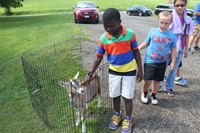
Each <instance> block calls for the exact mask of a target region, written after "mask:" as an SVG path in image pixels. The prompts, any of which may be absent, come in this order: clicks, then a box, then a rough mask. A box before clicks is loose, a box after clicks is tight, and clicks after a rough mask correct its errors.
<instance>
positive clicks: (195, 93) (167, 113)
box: [80, 12, 200, 133]
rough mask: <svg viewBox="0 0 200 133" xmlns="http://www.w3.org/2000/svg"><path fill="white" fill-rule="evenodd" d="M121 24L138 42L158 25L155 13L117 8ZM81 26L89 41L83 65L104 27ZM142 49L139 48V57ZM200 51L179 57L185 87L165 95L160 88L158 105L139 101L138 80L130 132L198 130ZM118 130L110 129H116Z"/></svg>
mask: <svg viewBox="0 0 200 133" xmlns="http://www.w3.org/2000/svg"><path fill="white" fill-rule="evenodd" d="M101 14H102V13H101ZM100 18H101V17H100ZM121 19H122V24H123V25H124V26H125V27H128V28H130V29H132V30H133V31H134V32H135V33H136V36H137V41H138V44H141V43H142V42H143V41H144V40H145V38H146V36H147V34H148V32H149V30H150V29H151V28H153V27H158V21H157V17H156V16H151V17H139V16H128V15H127V14H126V12H121ZM80 25H83V26H84V27H85V29H84V32H86V33H87V34H88V35H89V37H90V41H87V42H84V43H83V44H84V45H83V48H84V51H83V53H84V52H85V57H84V59H83V60H84V62H85V65H86V67H87V68H88V69H89V68H90V67H88V66H89V65H91V63H92V59H93V57H94V53H95V49H96V47H97V42H98V40H99V37H100V36H101V34H102V33H104V32H105V31H104V28H103V25H102V21H101V20H100V23H99V24H80ZM144 54H145V50H142V51H141V55H142V58H143V57H144ZM199 57H200V52H194V54H193V55H189V57H188V58H187V59H185V58H184V59H183V67H182V69H181V73H182V76H184V78H186V79H187V80H188V85H187V86H185V87H182V86H178V85H175V87H174V91H175V94H176V95H175V97H170V96H168V95H167V94H166V93H165V91H164V89H165V83H164V85H163V91H162V92H159V93H158V100H159V104H158V105H156V106H155V105H152V104H151V103H149V104H147V105H146V104H142V103H141V102H140V92H141V85H142V84H141V83H138V84H137V85H136V91H135V98H134V105H133V132H135V133H199V132H200V126H199V125H200V87H199V86H200V74H199V73H200V59H199ZM119 131H120V129H119V130H116V131H111V132H113V133H118V132H119Z"/></svg>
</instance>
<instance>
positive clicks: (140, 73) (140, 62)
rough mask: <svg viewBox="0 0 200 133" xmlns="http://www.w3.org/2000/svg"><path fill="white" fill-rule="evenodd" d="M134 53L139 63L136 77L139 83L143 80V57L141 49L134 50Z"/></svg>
mask: <svg viewBox="0 0 200 133" xmlns="http://www.w3.org/2000/svg"><path fill="white" fill-rule="evenodd" d="M133 54H134V56H135V60H136V63H137V77H136V79H137V82H138V83H139V82H140V81H142V78H143V71H142V59H141V55H140V51H139V49H136V50H134V51H133Z"/></svg>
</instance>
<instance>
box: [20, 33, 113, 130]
mask: <svg viewBox="0 0 200 133" xmlns="http://www.w3.org/2000/svg"><path fill="white" fill-rule="evenodd" d="M81 41H82V38H81V36H75V37H70V38H69V39H67V40H65V41H63V42H60V43H57V44H54V45H50V46H48V47H45V48H43V49H40V50H37V51H34V52H31V53H27V54H24V55H23V56H22V57H21V59H22V64H23V69H24V74H25V78H26V83H27V86H28V90H29V95H30V99H31V103H32V106H33V108H34V110H35V112H36V113H37V115H38V117H39V118H40V119H41V120H42V121H43V122H44V124H45V125H46V127H47V128H48V129H49V130H51V131H54V132H66V133H80V132H82V128H81V124H80V125H79V126H77V125H76V119H77V115H76V113H77V112H76V110H77V109H76V108H75V107H74V106H73V105H72V104H71V103H70V97H69V90H67V89H66V88H63V87H61V86H60V85H59V81H68V80H69V79H71V78H73V77H74V75H75V74H76V73H77V71H79V72H80V76H79V78H80V79H83V78H84V76H85V75H86V73H87V72H86V71H87V70H86V69H85V68H84V67H83V65H82V56H83V55H82V46H81ZM100 68H101V70H100V85H101V107H100V108H98V107H97V104H96V103H97V99H96V98H95V99H93V100H92V101H91V102H90V106H89V107H88V109H87V111H86V115H85V118H86V127H87V133H97V132H98V133H100V132H109V129H108V123H109V121H110V117H111V115H112V103H111V99H110V98H109V95H108V70H107V69H108V68H107V63H103V64H102V65H101V66H100Z"/></svg>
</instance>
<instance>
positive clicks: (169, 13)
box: [158, 11, 173, 21]
mask: <svg viewBox="0 0 200 133" xmlns="http://www.w3.org/2000/svg"><path fill="white" fill-rule="evenodd" d="M161 16H163V17H168V18H169V19H171V21H172V20H173V15H172V13H171V12H170V11H162V12H160V13H159V14H158V19H159V18H160V17H161Z"/></svg>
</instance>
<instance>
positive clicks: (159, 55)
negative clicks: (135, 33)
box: [144, 28, 176, 63]
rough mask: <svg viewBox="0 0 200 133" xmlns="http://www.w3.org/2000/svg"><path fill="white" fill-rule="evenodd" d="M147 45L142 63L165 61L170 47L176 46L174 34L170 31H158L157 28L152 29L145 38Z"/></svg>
mask: <svg viewBox="0 0 200 133" xmlns="http://www.w3.org/2000/svg"><path fill="white" fill-rule="evenodd" d="M145 41H146V42H147V43H148V44H149V46H148V49H147V52H146V55H145V58H144V63H162V62H165V61H167V59H168V58H169V54H170V48H176V42H175V35H174V34H173V33H172V32H171V31H167V32H164V33H163V32H160V30H159V28H154V29H152V30H151V31H150V32H149V34H148V36H147V38H146V40H145Z"/></svg>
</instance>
